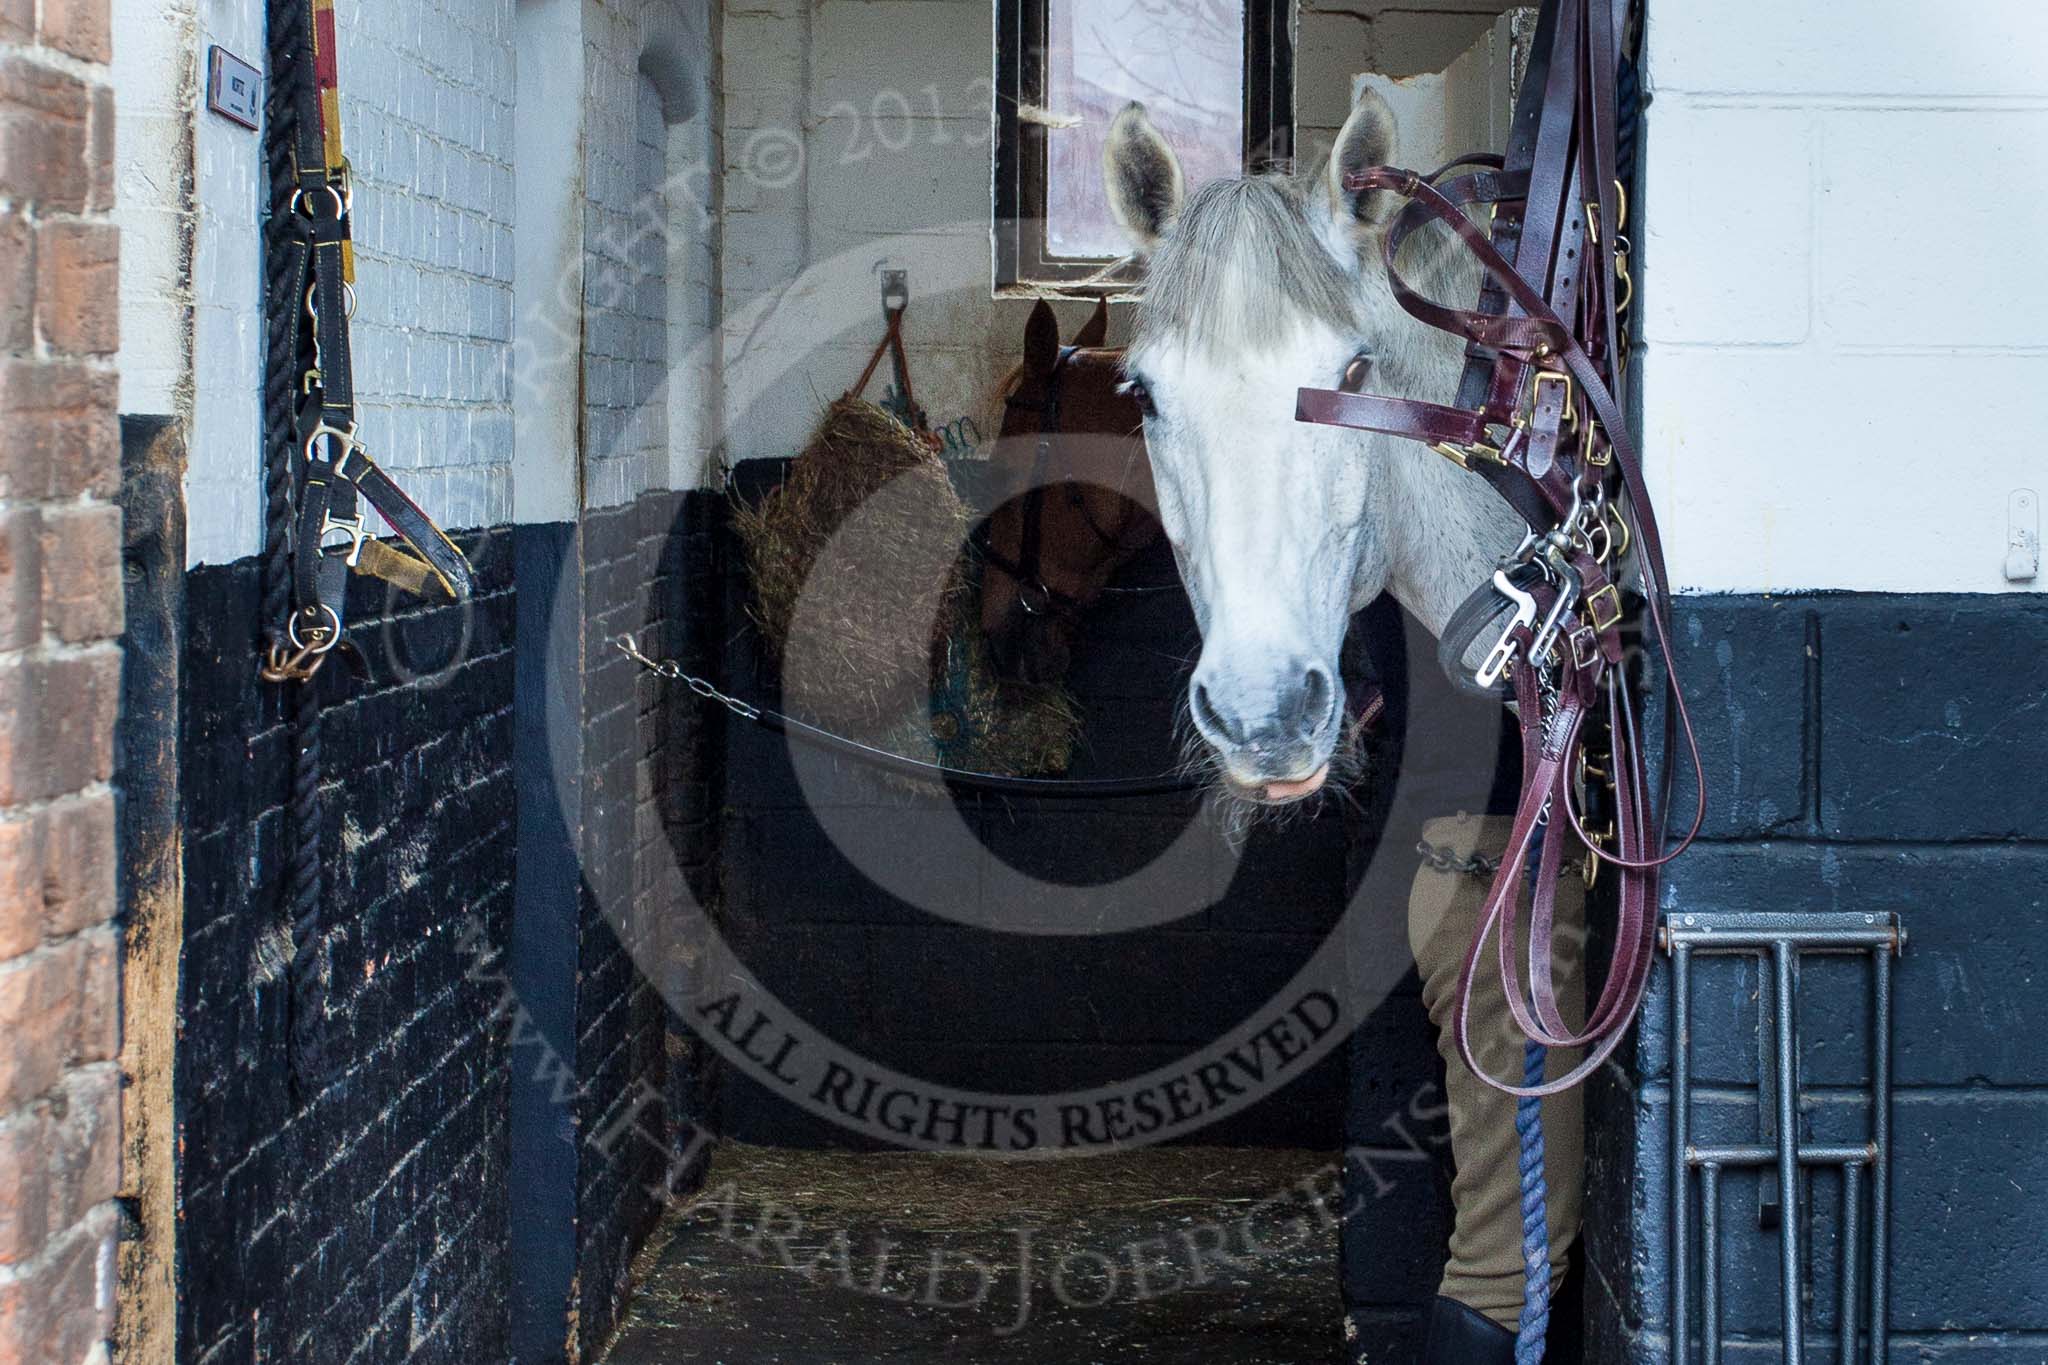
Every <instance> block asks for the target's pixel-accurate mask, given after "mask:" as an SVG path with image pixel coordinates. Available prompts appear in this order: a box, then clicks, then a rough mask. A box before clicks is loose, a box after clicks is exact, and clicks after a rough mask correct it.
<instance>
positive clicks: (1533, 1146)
mask: <svg viewBox="0 0 2048 1365" xmlns="http://www.w3.org/2000/svg"><path fill="white" fill-rule="evenodd" d="M1545 832H1546V831H1545V830H1544V828H1543V826H1541V825H1538V826H1537V827H1536V837H1535V839H1534V840H1532V841H1531V843H1530V848H1529V861H1528V863H1527V865H1526V869H1527V870H1526V874H1525V875H1526V878H1527V880H1528V882H1529V884H1530V885H1531V886H1534V885H1535V882H1536V876H1537V870H1538V869H1539V868H1540V867H1541V866H1542V859H1543V836H1544V834H1545ZM1549 1060H1550V1056H1549V1053H1548V1051H1547V1050H1546V1049H1545V1048H1544V1047H1543V1045H1542V1044H1541V1043H1537V1042H1530V1043H1529V1044H1527V1045H1526V1046H1525V1047H1524V1048H1523V1051H1522V1085H1523V1086H1524V1087H1525V1088H1528V1089H1534V1088H1535V1087H1536V1086H1539V1085H1541V1084H1543V1081H1544V1074H1545V1067H1546V1065H1547V1064H1548V1062H1549ZM1515 1135H1516V1136H1517V1137H1519V1138H1520V1139H1521V1175H1522V1322H1521V1330H1520V1331H1518V1332H1517V1333H1516V1334H1515V1365H1543V1348H1544V1345H1545V1343H1546V1341H1547V1340H1548V1338H1549V1336H1550V1182H1549V1180H1548V1179H1547V1178H1546V1176H1545V1173H1544V1160H1543V1101H1542V1100H1540V1099H1537V1098H1535V1097H1533V1096H1531V1097H1526V1098H1524V1099H1522V1100H1521V1101H1520V1102H1519V1103H1518V1104H1516V1106H1515Z"/></svg>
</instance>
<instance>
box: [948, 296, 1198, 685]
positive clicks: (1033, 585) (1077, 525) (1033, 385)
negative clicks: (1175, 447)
mask: <svg viewBox="0 0 2048 1365" xmlns="http://www.w3.org/2000/svg"><path fill="white" fill-rule="evenodd" d="M1108 335H1109V306H1108V303H1107V302H1106V301H1105V302H1103V303H1100V304H1098V305H1097V307H1096V311H1095V316H1094V317H1092V318H1091V319H1090V320H1089V321H1088V322H1087V323H1086V324H1085V325H1084V326H1083V327H1082V328H1081V330H1080V331H1079V332H1077V333H1076V334H1075V336H1074V340H1073V341H1072V342H1071V343H1069V344H1067V345H1064V346H1063V345H1061V343H1060V330H1059V319H1058V318H1057V317H1055V316H1054V314H1053V311H1052V308H1051V306H1050V305H1048V304H1046V303H1045V302H1043V301H1041V302H1040V303H1039V304H1038V306H1037V307H1036V308H1035V309H1033V310H1032V313H1031V321H1030V322H1029V323H1028V324H1027V325H1026V327H1025V330H1024V362H1023V364H1021V365H1020V366H1018V369H1017V373H1016V375H1015V376H1014V378H1013V379H1012V380H1011V382H1010V385H1009V392H1008V394H1007V395H1006V397H1005V398H1004V400H1003V406H1004V414H1003V427H1002V437H1001V439H1000V440H999V441H998V442H997V445H996V454H995V457H994V464H995V466H996V475H995V488H994V497H993V499H992V500H993V501H994V502H995V503H996V504H997V506H996V509H995V511H994V512H993V513H992V514H991V515H990V516H989V519H988V523H987V526H986V528H985V529H984V531H983V532H982V533H981V534H980V535H979V536H978V538H977V544H978V546H979V549H980V551H981V558H982V561H983V564H982V581H981V623H982V630H983V633H984V634H985V635H986V636H987V639H988V643H989V648H990V651H991V653H992V655H993V656H994V659H995V663H996V667H997V669H998V671H999V672H1001V673H1002V675H1003V676H1005V677H1007V678H1012V679H1015V680H1017V681H1020V682H1029V683H1038V684H1053V683H1058V682H1059V681H1061V680H1062V679H1063V678H1065V676H1066V674H1067V669H1068V666H1069V664H1070V663H1071V662H1072V660H1073V647H1074V635H1075V632H1076V630H1077V629H1078V627H1079V625H1080V620H1081V615H1082V613H1083V612H1085V611H1086V610H1087V609H1088V608H1089V607H1092V606H1093V605H1094V604H1095V603H1096V602H1097V601H1098V600H1100V598H1101V597H1102V595H1103V593H1104V592H1106V591H1108V590H1109V585H1110V580H1111V579H1112V578H1114V577H1115V576H1116V572H1117V570H1118V569H1120V568H1122V567H1123V566H1124V565H1125V564H1127V563H1129V562H1130V561H1131V560H1132V559H1133V558H1135V557H1136V556H1137V555H1138V554H1140V553H1141V552H1143V551H1144V550H1146V549H1147V548H1149V547H1150V546H1151V545H1152V544H1153V543H1154V542H1156V541H1157V540H1158V539H1159V536H1160V534H1161V529H1160V525H1159V520H1158V518H1157V517H1156V516H1154V515H1153V512H1152V466H1151V464H1150V463H1149V462H1148V460H1147V459H1146V456H1145V431H1144V414H1143V413H1142V411H1141V410H1140V409H1139V406H1138V403H1137V400H1136V399H1134V398H1132V397H1131V396H1130V395H1128V394H1126V393H1124V392H1122V391H1121V390H1122V386H1123V375H1122V371H1121V366H1122V363H1123V352H1122V351H1120V350H1110V349H1107V348H1106V347H1105V345H1104V343H1105V342H1106V341H1107V340H1108Z"/></svg>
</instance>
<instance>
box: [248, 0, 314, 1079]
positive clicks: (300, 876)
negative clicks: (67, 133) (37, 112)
mask: <svg viewBox="0 0 2048 1365" xmlns="http://www.w3.org/2000/svg"><path fill="white" fill-rule="evenodd" d="M266 12H267V19H268V47H269V52H270V69H271V72H272V73H273V78H272V80H271V82H270V88H269V95H268V98H267V100H266V106H267V107H266V110H265V135H264V147H263V152H264V169H265V171H266V173H267V175H268V178H269V191H270V195H269V214H268V217H267V218H266V220H265V222H264V233H263V241H264V283H265V292H264V304H265V309H266V316H265V318H264V326H265V328H266V337H265V342H266V347H265V353H264V375H263V491H264V501H263V621H264V629H265V630H267V631H270V632H272V633H273V640H272V643H273V644H282V643H283V642H282V640H281V639H280V638H277V637H278V636H279V635H280V634H281V631H282V625H283V623H284V622H286V621H288V620H289V619H290V618H291V614H292V551H293V546H292V522H293V519H294V516H295V509H294V506H293V503H294V497H293V491H294V488H295V476H296V472H297V471H296V469H295V463H296V455H297V447H298V442H297V436H296V432H297V426H296V421H295V417H296V405H297V401H298V393H299V379H300V377H301V376H302V375H303V374H304V373H305V369H306V363H305V362H306V356H305V352H304V350H303V347H304V345H305V337H304V329H303V328H302V327H301V325H300V315H299V307H300V300H299V298H298V289H297V287H296V285H295V284H294V282H293V279H292V260H291V253H290V250H289V248H290V247H292V246H293V245H294V244H296V243H297V242H298V241H300V240H302V238H301V234H302V233H303V231H304V229H303V226H302V225H301V224H300V222H299V221H298V215H297V214H295V213H293V212H292V209H291V200H292V193H293V190H294V189H295V188H296V185H295V177H294V174H293V147H294V143H295V139H296V138H297V135H298V126H299V121H298V108H299V106H298V102H297V96H298V92H299V89H300V86H301V84H302V83H303V82H305V81H309V80H311V79H313V73H312V72H310V71H307V70H306V69H305V68H304V63H303V62H302V61H301V57H300V54H301V53H302V52H303V51H304V49H305V41H306V33H305V25H306V21H307V10H306V6H305V5H304V4H303V3H298V2H297V0H271V3H270V4H269V5H268V6H267V7H266ZM287 686H289V687H290V688H291V695H290V702H289V705H290V711H289V713H288V715H287V717H286V723H287V724H288V725H289V727H290V730H291V771H290V776H289V779H288V781H289V786H288V789H287V790H288V794H287V798H286V805H287V819H286V837H287V838H288V839H289V840H290V845H289V847H290V863H289V865H288V867H287V869H286V876H285V885H284V886H283V887H282V888H280V894H279V900H280V911H279V919H280V921H281V925H280V927H281V928H282V929H283V930H284V932H285V933H286V934H287V935H288V941H289V942H290V944H291V969H290V977H289V985H288V987H287V992H288V993H287V997H286V1024H285V1038H286V1049H287V1057H288V1061H289V1066H288V1072H289V1078H290V1084H291V1089H292V1094H293V1096H294V1098H295V1099H296V1100H297V1101H298V1102H299V1103H302V1104H303V1103H304V1102H305V1101H306V1100H307V1099H308V1098H310V1094H311V1090H312V1083H313V1079H314V1077H315V1076H317V1075H318V1073H319V1069H320V1068H319V1065H318V1054H319V1051H320V1043H319V1034H320V1029H319V1025H320V1019H321V1015H322V1014H323V1013H324V1012H325V997H326V986H325V983H324V982H323V981H322V980H321V977H320V973H319V971H318V970H317V957H318V953H319V948H320V940H321V927H320V926H321V915H320V903H321V894H322V891H323V889H324V888H323V885H322V877H321V870H320V828H321V818H322V816H321V809H320V691H319V688H318V686H317V684H315V683H314V682H313V681H312V680H311V679H306V680H303V681H299V682H296V683H291V684H287Z"/></svg>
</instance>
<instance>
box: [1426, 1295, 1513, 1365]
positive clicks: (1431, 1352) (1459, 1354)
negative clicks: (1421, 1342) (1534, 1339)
mask: <svg viewBox="0 0 2048 1365" xmlns="http://www.w3.org/2000/svg"><path fill="white" fill-rule="evenodd" d="M1422 1365H1515V1334H1514V1333H1513V1332H1510V1331H1509V1330H1508V1329H1507V1328H1505V1327H1503V1326H1501V1325H1500V1324H1499V1323H1497V1322H1495V1321H1494V1320H1493V1319H1492V1318H1489V1317H1488V1316H1486V1314H1484V1313H1482V1312H1480V1311H1479V1310H1478V1309H1476V1308H1467V1307H1466V1306H1465V1305H1464V1304H1462V1303H1459V1302H1458V1301H1457V1300H1456V1299H1444V1298H1440V1299H1438V1300H1437V1301H1436V1304H1435V1306H1433V1307H1432V1308H1431V1309H1430V1310H1429V1340H1428V1344H1427V1345H1425V1346H1424V1347H1423V1348H1422Z"/></svg>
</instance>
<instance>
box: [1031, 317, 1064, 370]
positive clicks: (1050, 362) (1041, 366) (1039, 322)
mask: <svg viewBox="0 0 2048 1365" xmlns="http://www.w3.org/2000/svg"><path fill="white" fill-rule="evenodd" d="M1059 363H1060V320H1059V315H1058V314H1056V313H1054V312H1053V311H1052V305H1051V304H1049V303H1047V302H1046V301H1045V300H1044V299H1040V300H1039V301H1038V306H1037V307H1035V308H1033V309H1032V310H1031V321H1030V322H1028V323H1026V324H1024V370H1025V372H1026V373H1027V374H1051V373H1052V372H1053V369H1054V367H1055V366H1057V365H1058V364H1059Z"/></svg>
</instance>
